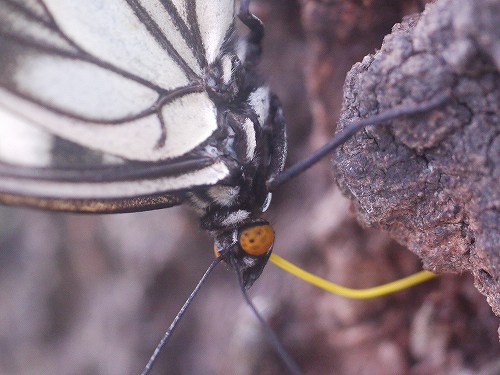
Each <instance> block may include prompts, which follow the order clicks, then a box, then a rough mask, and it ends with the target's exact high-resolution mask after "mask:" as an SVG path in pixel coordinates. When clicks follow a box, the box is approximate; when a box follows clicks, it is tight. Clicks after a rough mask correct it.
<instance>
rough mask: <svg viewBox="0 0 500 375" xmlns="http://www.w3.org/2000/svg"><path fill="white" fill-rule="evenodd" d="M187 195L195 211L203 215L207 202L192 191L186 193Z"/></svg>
mask: <svg viewBox="0 0 500 375" xmlns="http://www.w3.org/2000/svg"><path fill="white" fill-rule="evenodd" d="M187 196H188V199H189V202H190V203H191V206H192V207H193V209H194V210H195V211H196V213H197V214H198V215H203V214H204V213H205V211H206V209H207V208H208V204H209V203H208V202H207V201H205V200H203V199H201V198H200V197H199V196H197V195H196V194H193V193H188V194H187Z"/></svg>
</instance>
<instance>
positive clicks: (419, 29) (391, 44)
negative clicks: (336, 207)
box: [335, 0, 500, 316]
mask: <svg viewBox="0 0 500 375" xmlns="http://www.w3.org/2000/svg"><path fill="white" fill-rule="evenodd" d="M499 20H500V8H499V6H498V2H497V1H472V0H446V1H440V2H438V3H436V4H433V5H431V6H428V7H427V9H426V11H425V12H424V13H423V14H422V15H421V16H414V17H409V18H406V19H405V21H404V22H403V23H401V24H398V25H396V26H395V27H394V28H393V31H392V33H391V35H389V36H387V37H386V38H385V40H384V43H383V44H382V47H381V49H380V51H378V52H377V53H376V54H374V55H370V56H367V57H366V58H365V59H364V60H363V62H361V63H358V64H356V65H355V66H354V67H353V69H352V70H351V71H350V72H349V74H348V76H347V79H346V84H345V99H344V111H343V112H342V118H341V124H342V126H346V125H347V124H348V123H349V121H350V120H352V119H355V118H359V117H369V116H370V115H373V114H375V113H379V112H381V111H383V110H384V109H387V108H392V107H394V106H396V105H402V106H411V105H412V104H415V103H420V102H423V101H426V100H429V99H430V98H432V97H433V96H434V95H436V94H439V93H440V92H445V91H447V90H449V91H450V94H451V99H450V102H449V103H447V104H446V105H445V106H442V107H440V108H438V109H436V110H434V111H431V112H430V113H428V114H425V115H422V116H416V117H412V118H405V119H399V120H396V121H394V122H392V124H391V126H385V127H376V128H369V129H367V130H366V131H364V132H362V133H360V134H358V135H357V136H356V137H355V138H354V139H353V140H352V141H351V142H349V143H348V144H346V145H345V146H344V147H342V148H341V149H340V150H339V151H338V152H337V153H336V156H335V166H336V167H335V168H336V172H337V176H338V182H339V185H340V186H341V188H342V190H343V191H344V192H345V193H347V194H348V195H349V196H350V197H351V198H352V199H353V201H354V202H355V206H356V212H357V215H358V218H359V220H360V221H361V222H362V223H363V224H364V225H367V226H375V227H378V228H383V229H385V230H387V231H388V232H389V233H390V235H391V236H392V237H393V238H395V239H397V240H398V241H399V242H400V243H402V244H404V245H405V246H407V247H408V248H409V249H410V250H412V251H413V252H415V253H416V254H417V255H418V256H419V257H421V258H422V260H423V263H424V266H425V267H426V268H427V269H429V270H432V271H435V272H464V271H469V272H471V273H473V275H474V280H475V284H476V286H477V287H478V289H479V290H480V291H481V292H482V293H483V294H485V295H486V296H487V299H488V302H489V303H490V305H491V307H492V308H493V311H494V312H495V313H496V314H497V315H499V316H500V189H499V181H500V180H499V179H500V137H499V133H500V112H499V111H500V75H499V67H500V59H499V57H500V54H499V51H500V47H499V43H500V42H499V40H500V39H499V38H500V30H499V28H498V22H499Z"/></svg>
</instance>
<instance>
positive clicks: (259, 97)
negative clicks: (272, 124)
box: [248, 86, 269, 125]
mask: <svg viewBox="0 0 500 375" xmlns="http://www.w3.org/2000/svg"><path fill="white" fill-rule="evenodd" d="M248 102H249V104H250V106H251V107H252V109H253V110H254V112H255V114H256V115H257V117H258V118H259V123H260V124H261V125H264V124H265V122H266V121H267V116H268V115H269V89H268V88H267V87H263V86H262V87H259V88H258V89H256V90H255V91H253V92H252V93H251V94H250V95H249V96H248Z"/></svg>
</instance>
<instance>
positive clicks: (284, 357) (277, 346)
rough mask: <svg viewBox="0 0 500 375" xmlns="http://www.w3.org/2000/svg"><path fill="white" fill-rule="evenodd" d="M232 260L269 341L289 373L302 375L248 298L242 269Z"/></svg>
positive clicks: (243, 289) (243, 291)
mask: <svg viewBox="0 0 500 375" xmlns="http://www.w3.org/2000/svg"><path fill="white" fill-rule="evenodd" d="M230 258H231V263H232V266H233V268H234V270H235V272H236V275H237V277H238V284H239V286H240V289H241V293H242V294H243V298H244V299H245V302H246V303H247V305H248V306H250V308H251V309H252V311H253V312H254V314H255V316H256V317H257V319H258V320H259V322H260V324H261V325H262V328H264V332H265V333H266V335H267V339H268V340H269V342H270V343H271V345H272V346H273V348H274V350H276V352H277V353H278V355H279V357H280V358H281V359H282V360H283V363H284V364H285V366H286V367H287V369H288V371H289V372H290V373H291V374H293V375H301V374H302V372H301V371H300V369H299V366H298V365H297V363H295V361H294V360H293V358H292V357H291V356H290V354H288V352H287V351H286V349H285V348H284V347H283V344H282V343H281V342H280V340H279V339H278V336H276V333H274V331H273V330H272V329H271V327H269V324H267V322H266V321H265V320H264V318H263V317H262V315H260V313H259V311H258V310H257V308H256V307H255V305H254V304H253V302H252V300H251V299H250V297H249V296H248V293H247V290H246V289H245V285H244V283H243V277H242V275H241V272H240V269H239V268H238V264H237V263H236V260H235V259H234V258H232V257H230Z"/></svg>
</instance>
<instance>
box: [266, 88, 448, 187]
mask: <svg viewBox="0 0 500 375" xmlns="http://www.w3.org/2000/svg"><path fill="white" fill-rule="evenodd" d="M450 97H451V96H450V93H449V92H448V91H447V92H445V93H442V94H439V95H437V96H436V97H434V98H433V99H432V100H430V101H427V102H425V103H421V104H417V105H414V106H398V107H395V108H392V109H389V110H387V111H385V112H382V113H380V114H378V115H375V116H371V117H370V118H366V119H361V120H358V121H353V122H352V123H351V124H349V125H348V126H347V127H346V128H344V130H342V131H341V132H340V133H338V134H337V135H336V136H334V137H333V138H332V140H331V141H330V142H328V143H327V144H326V145H324V146H323V147H321V148H320V149H319V150H318V151H316V152H315V153H314V154H312V155H311V156H309V157H308V158H306V159H304V160H302V161H300V162H298V163H296V164H294V165H292V166H291V167H290V168H288V169H286V170H285V171H284V172H282V173H281V174H280V175H279V176H278V177H276V178H275V179H274V180H272V181H270V182H269V183H268V184H267V187H268V189H269V190H270V191H274V190H275V189H276V188H277V187H278V186H280V185H282V184H284V183H285V182H287V181H288V180H290V179H292V178H294V177H295V176H297V175H298V174H300V173H302V172H303V171H305V170H306V169H308V168H309V167H311V166H312V165H314V164H316V163H317V162H318V161H320V160H321V159H322V158H324V157H325V156H326V155H328V154H329V153H330V152H331V151H333V150H335V149H336V148H337V147H338V146H340V145H342V144H343V143H345V142H346V141H347V140H348V139H349V138H351V137H352V136H353V135H354V134H356V133H357V132H358V131H359V130H361V129H363V128H364V127H366V126H372V125H380V124H383V123H384V122H386V121H389V120H392V119H395V118H396V117H400V116H405V115H416V114H418V113H423V112H427V111H430V110H431V109H435V108H437V107H439V106H441V105H443V104H444V103H446V102H447V101H448V100H449V99H450Z"/></svg>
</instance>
